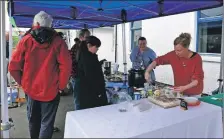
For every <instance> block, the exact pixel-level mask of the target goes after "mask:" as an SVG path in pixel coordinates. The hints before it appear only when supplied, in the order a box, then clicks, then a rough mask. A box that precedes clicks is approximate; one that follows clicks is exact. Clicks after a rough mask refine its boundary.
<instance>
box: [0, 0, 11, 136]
mask: <svg viewBox="0 0 224 139" xmlns="http://www.w3.org/2000/svg"><path fill="white" fill-rule="evenodd" d="M0 16H1V20H0V23H1V25H0V27H1V29H0V31H1V33H0V39H1V41H0V42H1V48H0V50H1V56H0V57H1V114H2V115H1V116H2V117H1V120H2V123H1V130H3V138H9V129H8V125H9V122H8V120H9V117H8V99H7V98H8V97H7V95H8V94H7V85H6V82H7V80H6V40H5V1H4V0H3V1H0Z"/></svg>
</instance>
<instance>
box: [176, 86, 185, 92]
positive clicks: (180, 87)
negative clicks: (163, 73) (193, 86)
mask: <svg viewBox="0 0 224 139" xmlns="http://www.w3.org/2000/svg"><path fill="white" fill-rule="evenodd" d="M185 90H187V88H186V86H178V87H174V92H177V93H183V92H184V91H185Z"/></svg>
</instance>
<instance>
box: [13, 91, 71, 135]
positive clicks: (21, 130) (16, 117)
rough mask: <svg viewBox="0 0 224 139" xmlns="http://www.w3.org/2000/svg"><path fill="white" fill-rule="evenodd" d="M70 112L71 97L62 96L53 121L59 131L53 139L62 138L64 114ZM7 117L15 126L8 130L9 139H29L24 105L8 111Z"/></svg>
mask: <svg viewBox="0 0 224 139" xmlns="http://www.w3.org/2000/svg"><path fill="white" fill-rule="evenodd" d="M72 110H73V96H72V95H69V96H62V97H61V101H60V105H59V108H58V112H57V116H56V121H55V125H56V126H57V127H58V128H59V129H60V131H59V132H56V133H54V135H53V138H63V136H64V125H65V116H66V112H68V111H72ZM9 116H10V117H11V118H12V119H13V121H14V124H15V126H14V128H12V129H11V130H10V138H30V137H29V132H28V121H27V118H26V104H24V105H23V106H21V107H18V108H14V109H10V110H9Z"/></svg>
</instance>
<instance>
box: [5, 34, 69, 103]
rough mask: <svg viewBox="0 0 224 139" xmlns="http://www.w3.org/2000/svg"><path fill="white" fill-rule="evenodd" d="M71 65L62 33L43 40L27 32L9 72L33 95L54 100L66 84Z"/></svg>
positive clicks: (35, 98)
mask: <svg viewBox="0 0 224 139" xmlns="http://www.w3.org/2000/svg"><path fill="white" fill-rule="evenodd" d="M55 33H56V32H55ZM71 65H72V62H71V58H70V54H69V51H68V47H67V45H66V43H65V41H64V40H63V39H62V38H61V37H60V36H58V35H54V37H53V39H52V41H51V43H50V44H49V43H48V42H45V43H43V44H41V43H39V42H37V41H36V40H35V39H34V37H33V36H32V35H31V34H28V35H26V36H24V37H23V38H22V39H21V40H20V42H19V43H18V45H17V47H16V50H15V52H14V53H13V55H12V59H11V61H10V63H9V72H10V73H11V75H12V77H13V78H14V79H15V80H16V82H17V83H18V84H19V85H21V86H22V88H23V89H24V92H26V94H27V95H29V96H30V97H31V98H32V99H34V100H38V101H51V100H53V99H54V98H55V97H56V95H57V94H58V92H59V90H63V89H64V88H65V87H66V85H67V83H68V80H69V77H70V73H71Z"/></svg>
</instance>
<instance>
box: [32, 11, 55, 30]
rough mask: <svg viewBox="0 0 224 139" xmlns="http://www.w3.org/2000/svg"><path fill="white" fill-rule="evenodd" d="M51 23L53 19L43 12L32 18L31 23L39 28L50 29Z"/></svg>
mask: <svg viewBox="0 0 224 139" xmlns="http://www.w3.org/2000/svg"><path fill="white" fill-rule="evenodd" d="M52 22H53V18H52V17H51V16H50V15H49V14H47V13H46V12H44V11H40V12H39V13H37V14H36V15H35V16H34V19H33V23H34V24H37V23H39V25H40V26H41V27H51V25H52Z"/></svg>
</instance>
